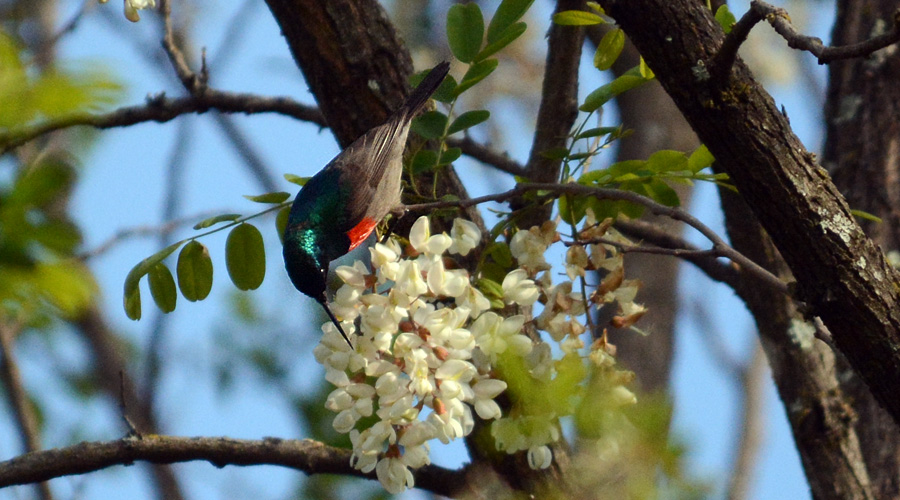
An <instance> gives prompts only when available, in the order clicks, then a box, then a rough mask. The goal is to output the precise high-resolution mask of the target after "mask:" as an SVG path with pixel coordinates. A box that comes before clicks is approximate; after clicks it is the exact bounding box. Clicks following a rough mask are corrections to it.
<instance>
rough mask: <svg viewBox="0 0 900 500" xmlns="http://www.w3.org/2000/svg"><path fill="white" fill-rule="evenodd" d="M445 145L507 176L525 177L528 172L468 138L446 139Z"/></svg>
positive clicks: (503, 155)
mask: <svg viewBox="0 0 900 500" xmlns="http://www.w3.org/2000/svg"><path fill="white" fill-rule="evenodd" d="M447 145H448V146H450V147H453V148H459V149H461V150H462V152H463V154H464V155H466V156H469V157H471V158H474V159H476V160H478V161H480V162H481V163H484V164H485V165H489V166H491V167H494V168H496V169H497V170H500V171H502V172H506V173H507V174H512V175H518V176H519V177H527V175H528V172H527V171H526V170H525V167H523V166H522V165H521V164H519V163H518V162H517V161H515V160H513V159H512V158H510V157H509V156H507V155H505V154H501V153H498V152H496V151H494V150H493V149H491V148H489V147H487V146H484V145H481V144H478V143H477V142H475V141H473V140H472V139H470V138H468V137H463V138H462V139H447Z"/></svg>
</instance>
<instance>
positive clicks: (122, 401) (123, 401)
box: [119, 370, 143, 439]
mask: <svg viewBox="0 0 900 500" xmlns="http://www.w3.org/2000/svg"><path fill="white" fill-rule="evenodd" d="M119 415H121V417H122V421H123V422H125V427H128V435H129V436H134V437H137V438H138V439H141V438H142V437H143V436H142V435H141V433H140V431H138V429H137V427H135V426H134V422H132V421H131V418H130V417H129V416H128V399H127V398H126V397H125V371H124V370H122V371H119Z"/></svg>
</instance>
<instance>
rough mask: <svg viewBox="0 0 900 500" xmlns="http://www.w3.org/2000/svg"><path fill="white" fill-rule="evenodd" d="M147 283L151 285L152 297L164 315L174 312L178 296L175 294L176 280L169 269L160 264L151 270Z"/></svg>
mask: <svg viewBox="0 0 900 500" xmlns="http://www.w3.org/2000/svg"><path fill="white" fill-rule="evenodd" d="M147 281H148V282H149V283H150V295H152V296H153V301H154V302H156V307H159V310H160V311H162V312H164V313H170V312H172V311H174V310H175V303H176V301H177V299H178V294H177V293H176V292H175V279H174V278H172V273H171V271H169V268H168V267H166V265H165V264H163V263H162V262H158V263H157V264H156V265H155V266H153V267H151V268H150V273H148V275H147Z"/></svg>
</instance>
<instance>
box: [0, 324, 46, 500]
mask: <svg viewBox="0 0 900 500" xmlns="http://www.w3.org/2000/svg"><path fill="white" fill-rule="evenodd" d="M21 330H22V325H21V324H20V323H15V324H9V323H6V321H0V378H2V380H3V385H4V387H5V388H6V394H7V396H8V398H9V403H10V405H11V406H12V409H13V415H14V416H15V421H16V427H17V428H18V430H19V436H20V437H21V438H22V444H23V445H24V448H25V451H26V452H28V453H33V452H37V451H40V449H41V431H40V426H39V424H38V419H37V415H36V414H35V412H34V407H33V406H31V401H30V400H29V398H28V392H27V391H26V390H25V384H24V383H23V381H22V373H21V372H20V371H19V364H18V362H16V356H15V354H14V352H13V349H14V347H15V338H16V336H17V335H18V334H19V332H20V331H21ZM36 488H37V490H38V494H39V495H40V497H41V498H42V499H43V500H51V499H52V498H53V494H52V493H51V491H50V485H49V484H47V482H46V481H42V482H41V483H40V484H38V485H36Z"/></svg>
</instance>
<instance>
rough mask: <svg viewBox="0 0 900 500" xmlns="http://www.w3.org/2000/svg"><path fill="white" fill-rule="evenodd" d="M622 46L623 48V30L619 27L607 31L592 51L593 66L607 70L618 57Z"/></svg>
mask: <svg viewBox="0 0 900 500" xmlns="http://www.w3.org/2000/svg"><path fill="white" fill-rule="evenodd" d="M623 48H625V32H624V31H622V30H621V29H620V28H616V29H612V30H609V31H607V32H606V34H605V35H603V38H601V39H600V44H599V45H597V51H596V52H595V53H594V67H596V68H597V69H599V70H600V71H606V70H608V69H609V68H611V67H612V65H613V63H614V62H616V59H618V58H619V54H621V53H622V49H623Z"/></svg>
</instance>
